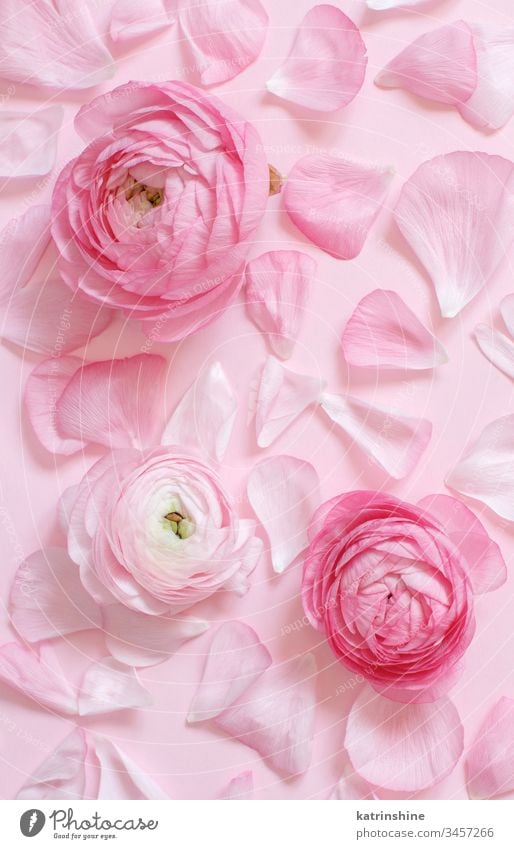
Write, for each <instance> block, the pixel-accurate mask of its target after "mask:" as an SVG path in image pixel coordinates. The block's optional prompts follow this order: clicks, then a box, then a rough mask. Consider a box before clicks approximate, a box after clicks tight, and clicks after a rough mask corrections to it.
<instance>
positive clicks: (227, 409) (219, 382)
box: [161, 362, 237, 462]
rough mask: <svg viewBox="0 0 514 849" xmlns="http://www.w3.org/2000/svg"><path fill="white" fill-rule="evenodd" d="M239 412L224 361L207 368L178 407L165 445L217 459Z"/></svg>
mask: <svg viewBox="0 0 514 849" xmlns="http://www.w3.org/2000/svg"><path fill="white" fill-rule="evenodd" d="M236 415H237V397H236V395H235V394H234V390H233V389H232V386H231V384H230V381H229V379H228V377H227V375H226V374H225V371H224V370H223V367H222V365H221V363H219V362H215V363H212V365H210V366H208V367H207V368H204V369H203V370H202V371H201V372H200V374H199V375H198V377H197V379H196V380H195V382H194V383H193V384H192V385H191V386H190V387H189V389H188V390H187V392H186V393H185V395H184V397H183V398H182V400H181V401H180V402H179V404H178V406H177V407H176V408H175V411H174V412H173V414H172V416H171V418H170V420H169V421H168V424H167V425H166V428H165V430H164V433H163V435H162V440H161V442H162V444H163V445H181V446H183V447H184V448H193V449H195V450H196V451H199V452H200V453H204V454H206V455H207V456H208V457H211V458H212V459H214V460H217V461H218V462H221V461H222V460H223V457H224V456H225V452H226V450H227V448H228V444H229V441H230V437H231V435H232V429H233V427H234V423H235V419H236Z"/></svg>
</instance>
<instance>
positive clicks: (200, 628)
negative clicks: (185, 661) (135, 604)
mask: <svg viewBox="0 0 514 849" xmlns="http://www.w3.org/2000/svg"><path fill="white" fill-rule="evenodd" d="M102 613H103V628H104V631H105V635H106V636H105V640H106V644H107V648H108V649H109V651H110V653H111V654H112V656H113V657H114V658H116V660H118V661H120V663H125V664H127V665H128V666H154V665H155V664H157V663H162V662H163V660H167V659H168V658H169V657H170V655H172V654H173V653H174V652H175V651H176V650H177V649H178V648H179V646H181V645H182V643H184V642H185V641H186V640H191V639H193V638H194V637H198V636H199V635H200V634H203V633H204V632H205V631H207V629H208V627H209V623H208V622H206V621H205V620H203V619H196V618H194V617H191V616H173V617H172V616H148V615H146V614H145V613H138V612H136V611H134V610H129V609H128V608H127V607H124V605H122V604H111V605H107V606H106V607H104V608H103V611H102Z"/></svg>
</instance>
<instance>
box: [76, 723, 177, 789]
mask: <svg viewBox="0 0 514 849" xmlns="http://www.w3.org/2000/svg"><path fill="white" fill-rule="evenodd" d="M88 736H89V741H90V745H91V749H92V752H93V755H94V757H95V759H96V761H97V764H98V781H97V784H98V789H97V795H96V797H95V798H97V799H131V800H132V799H168V798H169V797H168V795H167V794H166V793H165V792H164V791H163V790H162V789H161V787H159V785H158V784H156V782H155V781H154V780H153V778H150V776H149V775H147V774H146V773H145V772H143V770H142V769H141V768H140V767H139V766H137V764H135V763H134V761H133V760H132V758H129V757H128V755H126V754H125V752H122V751H121V749H120V748H119V747H118V746H116V745H115V743H113V742H111V740H108V739H107V738H106V737H100V736H99V735H98V734H91V733H89V735H88Z"/></svg>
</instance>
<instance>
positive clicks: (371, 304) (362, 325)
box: [342, 289, 448, 369]
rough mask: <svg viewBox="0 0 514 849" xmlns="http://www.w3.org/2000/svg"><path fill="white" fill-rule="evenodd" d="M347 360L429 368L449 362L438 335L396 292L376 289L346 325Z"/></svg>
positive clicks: (375, 365)
mask: <svg viewBox="0 0 514 849" xmlns="http://www.w3.org/2000/svg"><path fill="white" fill-rule="evenodd" d="M342 346H343V352H344V357H345V360H346V362H347V363H350V365H354V366H363V367H377V368H391V369H395V368H397V369H429V368H435V367H436V366H439V365H441V364H442V363H445V362H447V360H448V356H447V354H446V351H445V349H444V347H443V346H442V345H441V343H440V342H439V340H438V339H436V338H435V336H433V335H432V334H431V333H430V331H429V330H427V328H426V327H425V326H424V325H423V324H421V322H420V321H419V319H418V318H417V317H416V316H415V315H414V313H413V312H412V311H411V310H410V309H409V307H408V306H407V304H406V303H405V302H404V301H403V300H402V298H400V296H399V295H397V294H396V292H392V291H389V290H386V289H375V291H374V292H371V293H370V294H369V295H366V296H365V297H364V298H362V300H361V301H359V303H358V304H357V306H356V308H355V310H354V312H353V313H352V315H351V316H350V319H349V320H348V323H347V325H346V327H345V329H344V333H343V338H342Z"/></svg>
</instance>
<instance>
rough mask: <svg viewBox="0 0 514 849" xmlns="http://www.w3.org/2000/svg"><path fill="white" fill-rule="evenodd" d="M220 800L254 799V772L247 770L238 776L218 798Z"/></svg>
mask: <svg viewBox="0 0 514 849" xmlns="http://www.w3.org/2000/svg"><path fill="white" fill-rule="evenodd" d="M218 799H231V800H244V799H246V800H248V799H253V772H252V771H251V770H247V771H246V772H242V773H241V774H240V775H236V777H235V778H233V779H232V781H230V782H229V784H228V785H227V787H225V789H224V790H223V791H222V792H221V794H220V795H219V796H218Z"/></svg>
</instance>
